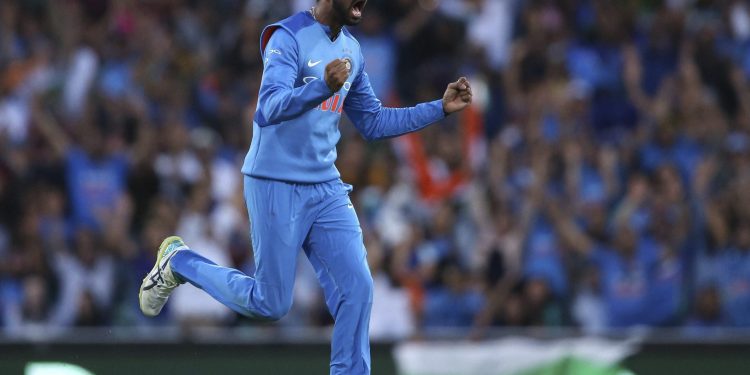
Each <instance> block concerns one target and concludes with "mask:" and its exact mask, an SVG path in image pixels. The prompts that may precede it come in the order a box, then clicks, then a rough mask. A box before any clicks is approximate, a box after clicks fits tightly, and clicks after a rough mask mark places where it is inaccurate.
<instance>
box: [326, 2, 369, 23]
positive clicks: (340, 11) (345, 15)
mask: <svg viewBox="0 0 750 375" xmlns="http://www.w3.org/2000/svg"><path fill="white" fill-rule="evenodd" d="M331 3H332V4H331V5H332V8H333V12H334V14H335V15H336V17H337V18H338V19H339V20H340V21H341V24H342V25H346V26H354V25H357V24H359V22H360V21H362V17H361V16H360V17H355V16H354V15H353V14H352V7H353V6H354V4H359V9H360V12H361V11H362V10H364V7H365V4H366V3H367V1H363V0H332V1H331Z"/></svg>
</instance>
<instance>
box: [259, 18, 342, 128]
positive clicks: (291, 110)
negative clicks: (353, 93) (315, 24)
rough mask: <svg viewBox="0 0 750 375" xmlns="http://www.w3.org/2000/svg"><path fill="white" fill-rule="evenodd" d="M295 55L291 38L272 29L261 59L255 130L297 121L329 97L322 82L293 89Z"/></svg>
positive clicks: (331, 92)
mask: <svg viewBox="0 0 750 375" xmlns="http://www.w3.org/2000/svg"><path fill="white" fill-rule="evenodd" d="M298 55H299V51H298V48H297V42H296V41H295V40H294V37H293V36H292V35H291V34H290V33H289V32H288V31H287V30H285V29H283V28H278V29H276V30H275V31H274V32H273V35H272V36H271V39H270V40H269V41H268V45H266V48H265V50H264V51H263V56H262V57H263V64H264V68H263V80H262V82H261V84H260V93H259V94H258V95H259V98H258V99H259V100H258V110H257V112H256V116H255V120H256V122H257V123H258V126H261V127H263V126H268V125H278V124H279V123H280V122H282V121H286V120H290V119H293V118H296V117H299V116H300V115H301V114H303V113H304V112H306V111H309V110H310V109H312V108H314V107H315V106H317V105H318V104H320V103H321V102H322V101H324V100H326V99H328V98H329V97H330V96H331V95H333V93H334V91H333V90H331V88H330V87H328V84H327V83H326V81H325V80H319V79H317V80H314V81H312V82H310V83H308V84H305V85H302V86H300V87H296V88H295V87H294V83H295V82H296V80H297V72H298V61H297V59H298ZM327 74H328V72H326V75H327Z"/></svg>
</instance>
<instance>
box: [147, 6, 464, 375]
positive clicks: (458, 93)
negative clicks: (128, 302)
mask: <svg viewBox="0 0 750 375" xmlns="http://www.w3.org/2000/svg"><path fill="white" fill-rule="evenodd" d="M366 3H367V0H318V2H317V3H316V5H315V6H314V7H312V9H310V10H309V11H304V12H300V13H297V14H295V15H293V16H291V17H289V18H287V19H285V20H282V21H280V22H277V23H274V24H272V25H270V26H268V27H266V28H265V29H264V31H263V32H262V34H261V38H260V52H261V56H262V58H263V64H264V70H263V80H262V83H261V86H260V92H259V94H258V105H257V110H256V112H255V116H254V119H253V139H252V143H251V145H250V150H249V152H248V153H247V157H246V158H245V162H244V165H243V167H242V173H243V174H244V175H245V176H244V195H245V201H246V202H247V210H248V213H249V216H250V222H251V225H250V227H251V228H250V229H251V235H252V244H253V250H254V256H255V258H254V259H255V267H256V270H255V274H254V275H252V276H248V275H245V274H243V273H242V272H240V271H238V270H236V269H231V268H225V267H220V266H218V265H216V264H215V263H213V262H212V261H210V260H208V259H206V258H204V257H202V256H200V255H198V254H197V253H195V252H193V251H192V250H190V248H189V247H188V245H186V244H185V243H184V242H183V241H182V240H181V239H180V238H179V237H174V236H173V237H169V238H167V239H165V240H164V242H163V243H162V244H161V246H160V247H159V250H158V255H157V260H156V264H155V265H154V268H153V269H152V270H151V271H150V272H149V273H148V274H147V275H146V277H145V279H144V280H143V284H142V285H141V288H140V293H139V301H140V307H141V310H142V311H143V313H144V314H145V315H148V316H155V315H157V314H159V312H160V311H161V309H162V307H164V304H165V303H166V302H167V298H168V297H169V294H170V293H171V292H172V290H174V289H175V288H176V287H177V286H179V285H180V284H182V283H185V282H189V283H191V284H193V285H195V286H196V287H198V288H201V289H203V290H204V291H205V292H206V293H208V294H209V295H211V296H212V297H213V298H215V299H217V300H218V301H220V302H221V303H223V304H225V305H226V306H228V307H229V308H231V309H232V310H234V311H236V312H238V313H240V314H242V315H245V316H249V317H253V318H257V319H264V320H278V319H280V318H281V317H283V316H284V315H285V314H286V313H287V312H288V311H289V308H290V307H291V305H292V288H293V286H294V278H295V271H296V259H297V254H298V252H299V251H300V249H302V250H303V251H304V252H305V255H307V258H308V259H309V260H310V263H311V264H312V266H313V267H314V269H315V272H316V274H317V277H318V280H319V282H320V285H321V286H322V287H323V290H324V294H325V300H326V304H327V306H328V309H329V311H330V313H331V315H332V316H333V318H334V320H335V325H334V328H333V338H332V343H331V364H330V373H331V374H347V375H352V374H369V373H370V344H369V337H368V326H369V320H370V308H371V306H372V277H371V276H370V271H369V268H368V265H367V261H366V251H365V247H364V244H363V240H362V230H361V228H360V225H359V221H358V219H357V215H356V213H355V211H354V207H353V206H352V202H351V201H350V200H349V192H350V191H351V190H352V187H351V186H350V185H347V184H345V183H344V182H342V181H341V179H340V175H339V172H338V170H337V169H336V167H335V166H334V162H335V161H336V143H337V142H338V141H339V138H340V137H341V136H340V133H339V129H338V124H339V120H340V118H341V113H342V111H343V112H345V113H346V115H347V116H349V119H350V120H351V121H352V123H354V126H355V127H356V128H357V130H358V131H359V132H360V133H361V134H362V135H363V136H364V137H365V138H366V139H368V140H372V139H382V138H388V137H395V136H398V135H401V134H405V133H409V132H413V131H416V130H419V129H421V128H423V127H425V126H427V125H429V124H432V123H434V122H436V121H438V120H440V119H442V118H444V117H445V116H446V115H448V114H450V113H453V112H456V111H460V110H462V109H464V108H465V107H466V106H468V105H469V104H470V103H471V100H472V92H471V87H470V86H469V82H468V81H467V80H466V79H465V78H461V79H459V80H458V81H456V82H454V83H451V84H449V85H448V88H447V90H446V91H445V94H444V96H443V98H442V99H440V100H435V101H432V102H427V103H422V104H419V105H417V106H415V107H411V108H385V107H383V106H382V105H381V103H380V101H379V100H378V99H377V98H376V97H375V94H374V93H373V90H372V88H371V86H370V80H369V78H368V76H367V73H365V65H364V59H363V57H362V53H361V51H360V46H359V43H358V42H357V40H356V39H355V38H354V37H353V36H352V35H351V34H350V33H349V31H348V30H347V29H346V26H353V25H356V24H358V23H359V22H360V20H361V19H362V12H363V10H364V8H365V5H366Z"/></svg>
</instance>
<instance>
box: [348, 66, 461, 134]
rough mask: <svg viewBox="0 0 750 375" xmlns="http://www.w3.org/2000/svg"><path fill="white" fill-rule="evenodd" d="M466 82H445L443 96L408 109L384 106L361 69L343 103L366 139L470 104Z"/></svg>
mask: <svg viewBox="0 0 750 375" xmlns="http://www.w3.org/2000/svg"><path fill="white" fill-rule="evenodd" d="M471 100H472V93H471V86H470V84H469V81H468V80H467V79H466V78H464V77H461V78H460V79H459V80H458V81H456V82H453V83H451V84H449V85H448V88H447V89H446V91H445V94H444V95H443V99H438V100H435V101H432V102H427V103H421V104H417V105H416V106H414V107H409V108H387V107H383V105H382V104H381V102H380V100H378V98H377V97H376V96H375V93H374V92H373V90H372V87H371V86H370V78H369V77H368V76H367V73H365V72H364V68H363V69H362V71H360V74H358V75H357V78H356V79H355V81H354V83H353V84H352V89H351V90H350V91H349V95H348V96H347V98H346V101H345V102H344V111H346V114H347V116H349V119H351V120H352V123H354V126H355V127H356V128H357V130H359V132H360V133H362V135H363V136H364V137H365V138H366V139H368V140H375V139H382V138H389V137H395V136H399V135H402V134H406V133H410V132H413V131H417V130H419V129H422V128H424V127H425V126H427V125H430V124H432V123H434V122H436V121H438V120H441V119H443V118H444V117H445V116H447V115H448V114H451V113H453V112H457V111H460V110H462V109H464V108H466V107H467V106H468V105H469V104H471Z"/></svg>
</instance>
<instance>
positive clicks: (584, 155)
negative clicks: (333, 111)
mask: <svg viewBox="0 0 750 375" xmlns="http://www.w3.org/2000/svg"><path fill="white" fill-rule="evenodd" d="M344 1H345V0H344ZM312 4H313V1H311V0H294V1H291V0H287V1H282V0H216V1H208V0H204V1H201V0H109V1H108V0H3V1H0V337H1V339H0V372H3V373H6V372H7V373H20V372H22V369H23V368H24V366H26V363H27V362H28V361H32V360H34V361H42V362H48V361H58V360H59V361H63V362H70V363H76V364H78V365H81V366H84V367H86V366H88V370H89V371H91V372H95V373H102V374H104V373H118V372H121V373H128V372H133V371H139V369H140V368H143V367H144V366H148V368H152V369H155V368H158V367H159V366H167V367H163V368H167V369H171V370H175V369H177V368H179V367H175V366H179V365H180V364H182V365H183V366H187V367H185V368H184V369H183V370H180V371H182V372H185V373H191V371H192V372H209V371H213V370H215V369H217V368H225V369H232V370H231V371H240V370H237V369H242V370H243V371H246V372H248V373H254V372H253V371H254V369H255V371H261V372H259V373H263V372H262V371H266V372H265V373H272V372H273V373H282V371H284V369H286V370H288V371H291V372H292V373H303V372H304V373H321V374H322V373H326V371H327V357H328V351H327V346H326V345H327V340H328V335H329V328H330V325H331V324H332V320H331V318H330V316H329V315H328V313H327V311H326V309H325V305H324V303H323V300H322V296H321V290H320V288H319V287H318V286H317V280H316V279H315V275H314V273H313V272H312V269H311V268H310V267H309V265H307V260H306V259H304V256H301V257H300V267H299V270H298V275H297V283H296V286H295V299H294V306H293V309H292V311H291V313H290V314H289V315H288V316H287V317H285V318H284V319H282V320H281V321H280V322H278V323H275V324H261V323H257V322H253V321H251V320H248V319H245V318H241V317H239V316H237V315H236V314H234V313H232V312H231V311H229V310H228V309H226V308H224V307H223V306H221V305H219V304H218V303H216V302H214V301H213V300H211V299H210V298H209V297H207V296H206V295H204V294H203V293H202V292H200V291H198V290H196V289H195V288H192V287H189V286H186V287H181V288H179V289H178V290H177V291H176V292H175V294H174V295H173V297H172V298H171V300H170V303H169V304H168V305H167V308H166V309H165V311H164V312H163V313H162V315H161V316H159V317H158V318H156V319H147V318H146V317H144V316H142V315H141V314H140V312H139V310H138V302H137V291H138V286H139V285H140V282H141V278H142V277H143V275H145V273H146V272H147V271H148V269H150V268H151V266H152V264H153V261H154V255H155V250H156V248H157V247H158V245H159V243H160V242H161V240H162V239H163V238H164V237H166V236H168V235H170V234H173V233H177V234H178V235H180V236H182V237H183V238H184V239H185V240H186V242H187V243H188V244H189V245H190V246H191V247H193V248H194V249H195V250H196V251H198V252H199V253H201V254H203V255H205V256H207V257H209V258H211V259H213V260H214V261H216V262H217V263H219V264H222V265H227V266H232V267H236V268H239V269H241V270H243V271H245V272H246V273H249V274H252V272H253V261H252V248H251V246H250V240H249V234H248V226H249V222H248V218H247V214H246V210H245V206H244V202H243V199H242V193H241V191H242V190H241V189H242V187H241V184H242V179H241V174H240V171H239V168H240V165H241V162H242V160H243V157H244V155H245V152H246V150H247V147H248V145H249V143H250V138H251V136H252V134H251V132H252V127H251V126H250V124H251V120H250V119H251V117H252V114H253V113H254V110H255V108H254V106H255V103H256V99H257V90H258V86H259V82H260V78H261V72H262V65H261V60H260V54H259V51H258V48H259V47H258V40H259V34H260V31H261V30H262V28H263V26H264V25H267V24H268V23H271V22H273V21H276V20H279V19H282V18H285V17H287V16H289V15H291V14H292V13H294V12H296V11H301V10H306V9H309V8H310V6H311V5H312ZM364 13H365V17H364V20H363V21H362V23H361V25H360V26H358V27H355V28H351V29H350V30H351V31H352V32H353V33H354V34H355V36H356V37H357V38H358V39H359V41H360V43H361V45H362V49H363V52H364V55H365V59H366V64H367V65H366V69H367V71H368V72H369V75H370V79H371V81H372V84H373V86H374V89H375V92H376V94H377V95H378V96H379V97H380V98H381V99H382V100H383V102H384V103H385V104H387V105H390V106H407V105H413V104H416V103H417V102H420V101H425V100H432V99H435V98H438V97H440V96H441V95H442V93H443V90H444V89H445V86H446V85H447V83H448V82H449V81H453V80H455V79H456V78H457V77H459V76H461V75H465V76H467V77H469V79H470V81H471V82H472V85H473V91H474V97H475V103H474V105H473V106H472V107H471V108H470V109H469V110H467V111H464V112H463V113H461V114H459V115H455V116H451V117H449V118H448V119H446V120H444V121H442V122H441V123H439V124H438V125H435V126H432V127H430V128H428V129H427V130H425V131H422V132H419V133H417V134H412V135H408V136H404V137H401V138H397V139H394V140H390V141H382V142H376V143H369V144H368V143H365V142H364V141H363V139H362V138H361V137H360V136H359V135H358V134H357V133H356V131H355V130H354V128H353V127H352V126H351V125H350V124H349V123H348V120H346V119H345V118H344V119H343V120H342V123H341V126H340V129H341V133H342V140H341V142H340V144H339V147H338V151H339V159H338V163H337V166H338V168H339V170H340V171H341V174H342V178H343V180H344V181H346V182H348V183H351V184H353V185H354V186H355V190H354V192H353V193H352V199H353V201H354V202H355V206H356V208H357V210H358V213H359V216H360V221H361V223H362V227H363V230H364V233H365V242H366V245H367V249H368V252H369V253H368V261H369V263H370V266H371V270H372V274H373V277H374V280H375V300H374V306H373V312H372V323H371V334H372V338H373V342H374V346H373V369H374V373H382V374H388V373H390V374H393V373H395V371H397V370H396V368H398V369H399V370H398V371H400V373H402V374H420V375H421V374H438V373H440V372H439V371H440V368H439V366H437V367H438V368H437V369H435V368H429V367H419V366H420V364H421V363H425V361H426V360H425V358H433V360H439V359H440V358H443V359H446V358H450V360H447V361H446V362H447V364H446V365H445V366H449V365H450V364H454V365H456V366H460V367H458V369H454V370H450V371H453V372H446V373H451V374H465V375H472V374H480V373H481V374H517V373H519V372H518V371H534V369H531V370H529V369H528V368H523V369H518V368H516V367H518V366H515V367H513V366H505V367H504V364H508V363H514V360H516V362H515V364H516V365H517V364H518V363H521V362H523V361H521V360H519V359H518V358H521V357H523V356H524V355H527V356H531V357H528V358H536V357H534V356H535V355H536V354H535V353H537V354H538V353H547V354H549V353H550V350H552V349H551V348H558V347H560V340H565V339H568V340H569V339H571V337H578V336H580V335H586V336H589V335H595V336H602V335H603V336H605V337H609V338H610V339H611V340H612V341H606V342H598V341H597V342H595V343H594V344H593V346H591V347H593V348H596V347H597V345H600V347H601V348H603V349H602V351H599V352H598V351H597V350H593V351H591V352H592V353H593V354H591V353H589V354H587V353H588V352H586V350H584V349H581V350H579V351H575V353H574V350H572V349H571V350H567V349H564V348H572V347H581V348H583V347H584V346H585V347H586V348H589V346H586V345H589V344H591V343H590V342H585V341H581V340H588V339H580V340H579V339H573V340H574V343H573V344H570V345H562V348H563V349H560V350H559V351H560V353H561V354H560V355H559V356H556V357H555V358H546V357H545V358H543V359H540V361H542V362H544V361H547V362H544V363H551V364H552V365H554V363H556V362H555V361H557V360H559V358H568V360H569V362H567V363H568V365H567V367H564V368H563V369H562V370H558V371H562V372H556V373H561V374H567V373H571V374H573V373H575V374H589V373H590V374H609V373H610V372H606V371H610V370H611V371H619V370H618V369H617V366H619V365H617V363H620V361H621V360H622V359H623V358H629V359H628V360H626V361H625V362H624V364H623V365H622V366H625V367H627V368H629V369H631V370H633V371H634V372H636V373H639V374H652V373H663V372H661V371H669V372H670V373H672V371H675V369H676V368H679V367H675V366H683V367H684V368H682V370H681V372H680V373H681V374H690V373H701V374H705V373H716V372H712V371H714V370H715V369H716V368H717V367H716V366H721V367H722V368H723V369H725V370H723V371H725V372H723V373H726V374H742V373H745V372H743V370H741V369H742V368H744V369H745V371H746V369H747V367H746V366H747V365H749V363H746V361H747V360H746V359H743V358H746V356H744V357H743V355H742V354H738V353H743V350H747V349H748V343H749V342H750V330H748V327H750V84H749V81H748V77H750V5H748V3H747V2H745V1H740V0H720V1H719V0H717V1H709V0H663V1H659V0H621V1H609V0H557V1H554V0H419V1H417V0H369V1H368V5H367V7H366V9H365V12H364ZM258 220H262V218H258ZM648 327H650V328H648ZM654 332H656V333H654ZM524 337H525V338H529V337H533V338H536V339H538V341H532V342H525V341H524V343H522V344H519V343H518V342H516V341H512V340H516V339H518V340H526V339H525V338H524ZM509 338H510V339H511V341H503V340H506V339H509ZM436 340H437V341H436ZM498 340H500V341H498ZM575 340H578V341H575ZM707 341H710V342H711V343H712V344H710V345H708V344H705V342H707ZM144 342H146V343H149V344H148V345H151V346H148V348H149V349H148V350H146V349H144V348H145V347H146V346H144V345H145V344H144ZM189 342H192V343H193V344H187V343H189ZM445 342H448V343H449V344H448V345H449V346H448V348H449V350H447V351H441V350H444V349H445V347H443V346H440V345H443V344H442V343H445ZM526 344H528V345H526ZM76 345H78V346H76ZM433 345H437V346H436V347H433ZM555 345H556V346H555ZM576 345H579V346H576ZM152 346H153V348H155V349H156V350H158V351H159V353H161V355H164V357H163V358H160V357H154V354H153V351H152V350H151V349H150V348H151V347H152ZM519 347H522V348H525V349H524V350H520V351H519V350H517V348H519ZM605 347H606V348H609V349H608V350H610V352H611V353H610V352H607V353H609V354H610V355H609V356H607V355H603V354H602V353H603V352H606V350H605V349H604V348H605ZM44 348H46V349H44ZM509 348H510V349H509ZM513 348H516V349H515V350H516V351H511V352H507V350H513ZM686 348H687V349H686ZM504 350H505V351H504ZM566 350H567V351H566ZM617 350H620V351H617ZM421 351H424V353H422V352H421ZM615 352H616V353H615ZM3 353H4V354H3ZM149 353H151V354H149ZM165 353H166V354H165ZM169 353H172V354H169ZM185 353H189V355H188V354H185ZM197 353H202V355H203V359H204V360H203V361H201V360H200V359H196V358H198V357H196V355H198V354H197ZM253 353H255V354H253ZM258 353H261V354H262V355H259V354H258ZM420 353H421V354H420ZM441 353H442V354H441ZM478 353H484V354H486V355H485V356H484V357H482V355H480V354H478ZM498 353H505V354H503V355H504V356H503V355H499V354H498ZM508 353H511V354H508ZM519 353H520V354H519ZM555 353H557V352H555ZM582 353H583V354H582ZM612 353H615V354H617V355H615V354H612ZM665 353H666V354H665ZM706 353H711V355H710V356H708V355H705V354H706ZM744 353H747V352H744ZM149 355H151V357H149ZM420 355H421V356H420ZM472 355H475V357H476V358H479V357H481V358H483V359H482V360H480V362H481V361H484V362H482V363H484V364H487V363H488V362H487V361H488V360H490V359H493V358H494V359H495V360H497V361H498V364H497V365H492V364H489V365H487V367H485V368H484V369H482V368H479V369H476V368H475V367H473V366H474V365H473V364H472V361H471V359H469V360H468V362H461V361H464V360H466V358H472ZM701 355H703V357H701ZM415 356H416V357H415ZM446 356H448V357H446ZM187 357H190V358H192V359H190V360H188V359H186V358H187ZM261 357H263V358H266V359H267V361H268V366H269V367H262V366H263V364H262V363H261V362H262V360H261V359H260V358H261ZM558 357H559V358H558ZM603 357H606V358H603ZM149 358H150V359H149ZM269 358H270V359H269ZM414 358H417V359H416V360H415V359H414ZM420 358H421V359H420ZM476 358H475V359H476ZM524 358H526V357H524ZM433 360H430V361H433ZM97 361H98V362H97ZM138 361H141V362H138ZM149 361H150V362H149ZM191 361H192V362H191ZM212 361H213V362H212ZM305 361H307V362H305ZM570 361H574V362H570ZM575 361H579V362H581V361H583V362H586V363H584V364H583V365H581V366H589V364H590V363H595V365H591V366H589V367H586V369H585V370H583V367H581V368H580V369H579V368H578V367H575V366H577V365H576V363H578V362H575ZM592 361H593V362H592ZM427 362H429V361H427ZM475 362H476V361H475ZM532 362H534V361H532ZM542 362H537V364H538V363H542ZM432 363H433V364H434V363H439V362H432ZM489 363H492V362H491V361H490V362H489ZM524 363H525V362H524ZM570 363H573V365H571V364H570ZM113 364H120V365H117V366H114V365H113ZM732 364H734V365H736V367H734V369H735V370H732V367H731V366H732ZM578 365H580V364H578ZM659 365H661V366H664V367H658V366H659ZM3 366H5V367H3ZM127 366H131V367H127ZM170 366H171V367H170ZM201 366H204V367H201ZM222 366H225V367H222ZM226 366H229V367H226ZM232 366H235V367H232ZM259 366H260V367H259ZM294 366H299V367H297V368H298V369H297V370H293V369H294V368H295V367H294ZM311 366H312V367H311ZM396 366H398V367H396ZM409 366H412V367H409ZM413 366H416V367H413ZM445 366H443V367H442V368H443V369H444V370H445ZM597 366H598V367H597ZM654 366H657V367H654ZM701 366H704V367H701ZM32 367H33V366H32ZM433 367H436V366H433ZM259 368H263V369H267V370H258V369H259ZM592 368H593V369H592ZM68 369H69V370H70V368H68ZM299 369H302V370H299ZM305 369H307V370H305ZM311 369H315V370H311ZM597 369H598V370H597ZM665 369H669V370H665ZM27 370H28V369H27ZM32 370H33V369H32ZM228 371H229V370H228ZM294 371H296V372H294ZM300 371H303V372H300ZM445 371H449V370H445ZM481 371H486V372H481ZM540 371H543V370H540ZM566 371H567V372H566ZM582 371H593V372H582ZM596 371H600V372H596ZM691 371H694V372H691ZM27 373H31V370H29V371H27ZM146 373H147V372H146ZM614 373H616V372H612V374H614Z"/></svg>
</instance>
